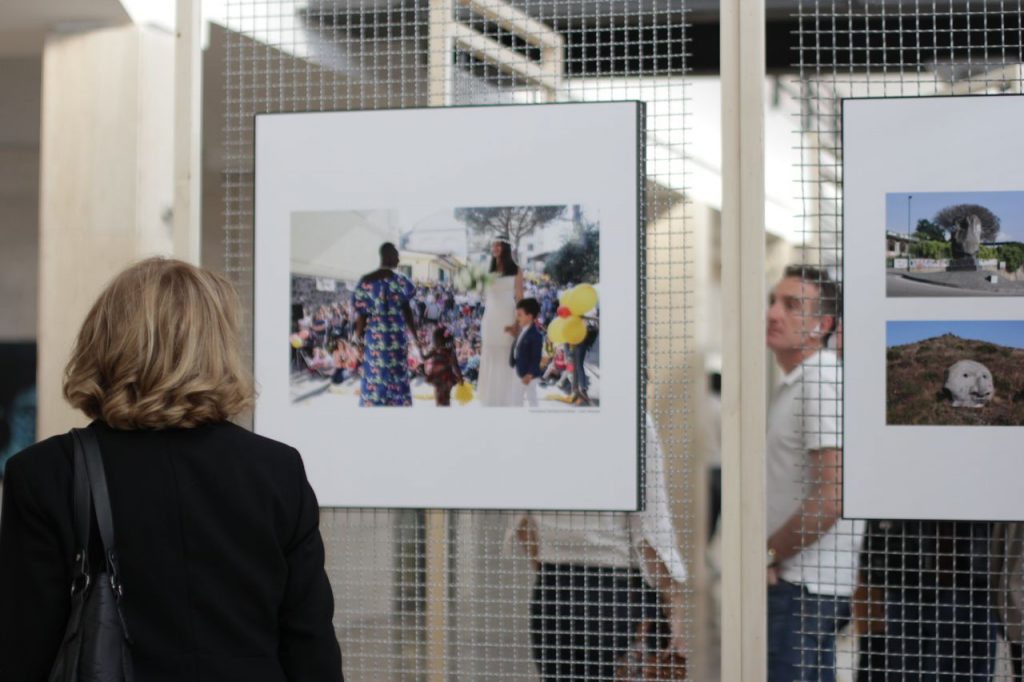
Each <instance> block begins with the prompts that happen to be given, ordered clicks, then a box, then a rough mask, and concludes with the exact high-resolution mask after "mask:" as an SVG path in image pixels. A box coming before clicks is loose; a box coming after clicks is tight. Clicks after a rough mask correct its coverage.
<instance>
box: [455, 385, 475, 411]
mask: <svg viewBox="0 0 1024 682" xmlns="http://www.w3.org/2000/svg"><path fill="white" fill-rule="evenodd" d="M455 400H456V402H458V403H459V404H460V405H465V404H466V403H468V402H471V401H472V400H473V384H471V383H469V382H468V381H463V382H462V383H460V384H459V385H458V386H456V387H455Z"/></svg>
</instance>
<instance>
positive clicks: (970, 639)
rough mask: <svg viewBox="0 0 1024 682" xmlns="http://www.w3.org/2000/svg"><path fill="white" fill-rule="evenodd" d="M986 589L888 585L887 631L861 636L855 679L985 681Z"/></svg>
mask: <svg viewBox="0 0 1024 682" xmlns="http://www.w3.org/2000/svg"><path fill="white" fill-rule="evenodd" d="M990 598H991V597H990V594H989V591H988V589H987V588H986V587H978V588H975V589H971V588H969V587H961V588H959V589H953V588H944V589H939V590H935V589H924V590H922V589H907V590H900V589H890V590H887V591H886V601H887V602H888V603H887V604H886V630H885V632H884V633H879V634H876V635H868V636H865V637H862V638H861V642H860V648H861V655H860V662H859V664H858V669H859V670H858V675H857V680H858V681H859V682H875V681H876V680H877V681H879V682H882V681H885V682H899V681H903V680H906V681H907V682H909V681H910V680H913V682H938V681H939V680H957V681H958V682H968V681H970V682H987V681H988V680H991V679H992V676H993V674H994V673H995V659H996V625H995V615H994V613H993V609H992V607H991V606H990V605H989V599H990Z"/></svg>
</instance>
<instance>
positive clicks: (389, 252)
mask: <svg viewBox="0 0 1024 682" xmlns="http://www.w3.org/2000/svg"><path fill="white" fill-rule="evenodd" d="M380 262H381V263H382V264H384V265H395V264H397V263H398V247H396V246H395V245H394V244H392V243H391V242H384V243H383V244H381V245H380Z"/></svg>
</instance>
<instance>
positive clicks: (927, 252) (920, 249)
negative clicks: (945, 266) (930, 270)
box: [910, 240, 953, 260]
mask: <svg viewBox="0 0 1024 682" xmlns="http://www.w3.org/2000/svg"><path fill="white" fill-rule="evenodd" d="M952 253H953V249H952V245H951V244H950V243H949V242H947V241H941V240H940V241H934V240H926V241H919V242H913V243H911V245H910V256H911V257H912V258H931V259H934V260H938V259H940V258H949V257H950V256H951V255H952Z"/></svg>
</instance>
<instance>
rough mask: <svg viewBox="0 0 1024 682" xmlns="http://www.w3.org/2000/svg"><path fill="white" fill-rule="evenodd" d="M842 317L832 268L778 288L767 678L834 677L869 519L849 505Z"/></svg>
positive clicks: (769, 477) (801, 269)
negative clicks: (839, 351) (847, 512)
mask: <svg viewBox="0 0 1024 682" xmlns="http://www.w3.org/2000/svg"><path fill="white" fill-rule="evenodd" d="M838 315H839V288H838V286H837V284H836V283H835V282H834V281H833V280H832V279H831V278H830V277H829V275H828V273H827V272H825V271H824V270H820V269H818V268H813V267H810V266H802V265H800V266H791V267H789V268H787V269H786V272H785V275H784V276H783V278H782V280H781V281H780V282H779V283H778V284H776V285H775V287H774V288H773V289H772V293H771V298H770V301H769V308H768V320H767V344H768V348H769V349H770V350H771V351H772V352H773V353H774V355H775V360H776V362H778V364H779V367H781V369H782V371H783V372H784V374H785V376H784V378H783V380H782V384H781V385H780V386H779V388H778V389H777V391H776V393H775V395H774V397H773V399H772V404H771V407H770V408H769V412H768V439H767V448H768V449H767V459H766V463H765V464H766V467H765V469H766V471H765V476H766V483H767V486H766V487H767V491H766V492H767V531H768V548H767V564H768V570H767V578H768V680H769V682H793V680H821V682H832V681H833V680H834V679H835V636H836V632H837V631H838V630H839V629H841V628H842V627H843V626H844V625H845V623H846V622H847V620H848V619H849V613H850V599H849V597H850V594H852V592H853V587H854V582H855V580H854V578H855V572H856V570H857V556H858V552H859V550H860V546H861V535H862V533H863V522H855V521H844V520H841V519H840V515H841V513H842V486H841V483H842V481H841V476H842V446H843V443H842V425H841V421H842V403H841V400H842V396H841V391H840V382H841V380H842V379H841V374H842V369H841V367H840V364H839V360H838V358H837V357H836V355H835V353H834V352H833V351H831V350H827V349H826V344H827V342H828V337H829V335H830V334H831V333H832V332H833V331H834V330H835V328H836V322H837V320H838Z"/></svg>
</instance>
